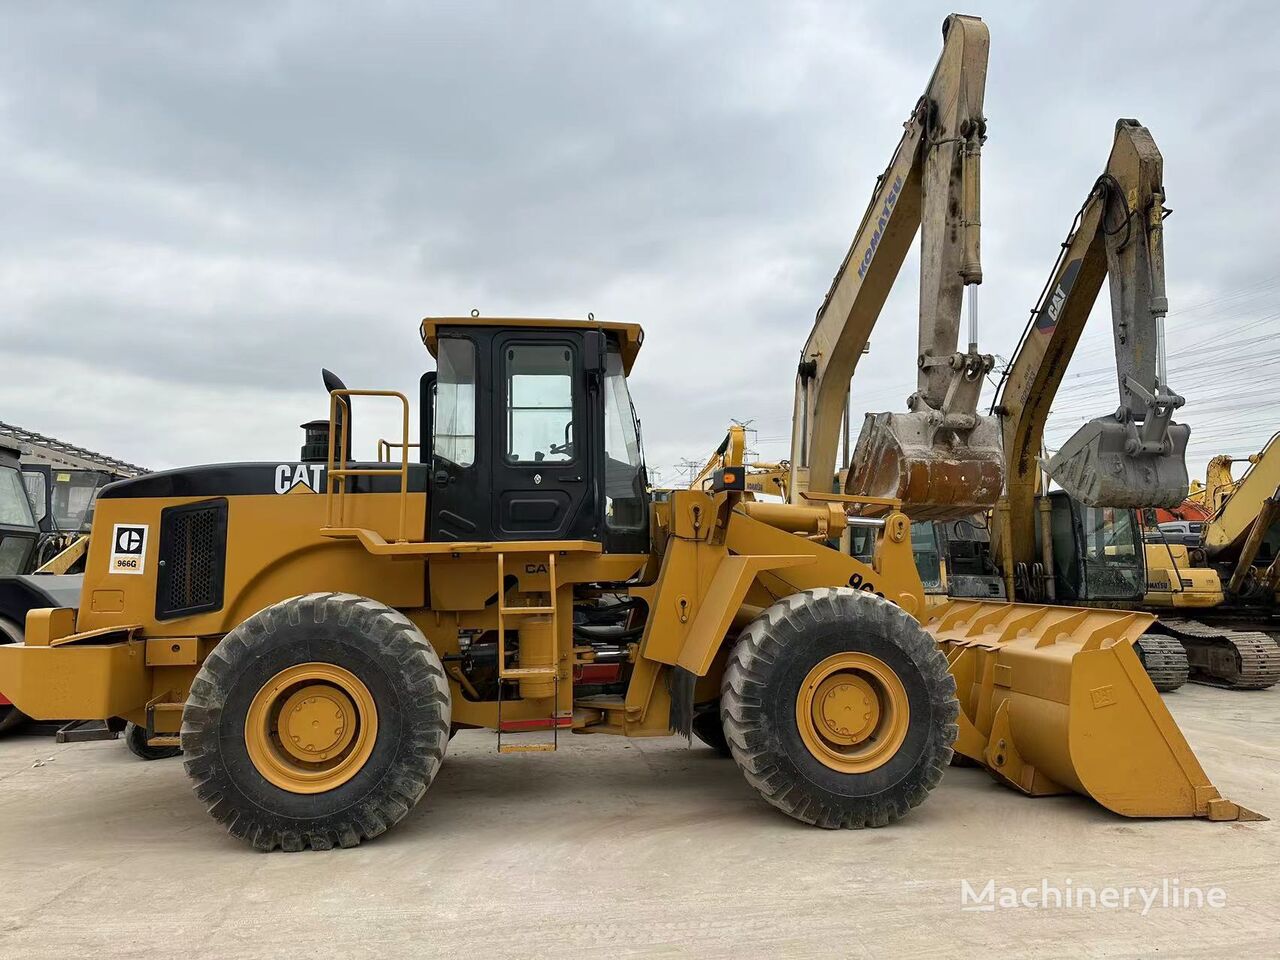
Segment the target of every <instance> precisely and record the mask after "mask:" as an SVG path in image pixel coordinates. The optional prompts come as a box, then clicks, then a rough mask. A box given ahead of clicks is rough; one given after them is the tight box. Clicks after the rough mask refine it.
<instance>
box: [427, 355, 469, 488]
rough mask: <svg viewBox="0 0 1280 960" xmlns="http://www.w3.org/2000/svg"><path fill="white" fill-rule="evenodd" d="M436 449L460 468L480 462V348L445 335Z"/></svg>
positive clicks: (435, 421)
mask: <svg viewBox="0 0 1280 960" xmlns="http://www.w3.org/2000/svg"><path fill="white" fill-rule="evenodd" d="M433 402H434V404H435V415H434V417H433V419H432V428H433V429H432V437H431V443H432V450H433V451H434V452H435V454H436V456H439V457H443V458H444V459H446V460H448V461H450V462H451V463H456V464H457V465H458V466H460V467H469V466H471V465H472V464H473V463H475V461H476V347H475V344H474V343H472V342H471V341H470V340H464V339H462V338H461V337H441V339H440V345H439V347H438V348H437V356H436V387H435V393H434V401H433Z"/></svg>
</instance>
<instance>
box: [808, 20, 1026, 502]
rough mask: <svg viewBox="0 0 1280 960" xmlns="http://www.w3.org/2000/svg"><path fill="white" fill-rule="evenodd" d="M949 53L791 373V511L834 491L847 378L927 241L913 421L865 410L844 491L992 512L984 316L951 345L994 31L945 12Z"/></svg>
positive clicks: (995, 485) (965, 274) (974, 273)
mask: <svg viewBox="0 0 1280 960" xmlns="http://www.w3.org/2000/svg"><path fill="white" fill-rule="evenodd" d="M943 32H944V38H945V39H944V44H943V50H942V56H941V57H940V58H939V60H938V64H937V66H936V67H935V69H934V72H933V76H932V77H931V78H930V80H929V84H928V87H927V88H926V89H925V92H924V95H923V96H921V97H920V99H919V101H918V102H917V103H916V106H915V109H914V110H913V111H912V112H911V116H910V117H908V119H907V121H906V123H905V124H904V127H905V130H904V133H903V135H902V139H901V140H900V141H899V143H898V146H897V149H895V150H894V152H893V157H892V159H891V160H890V161H889V165H888V166H887V167H886V168H885V170H884V172H883V173H882V174H881V175H880V177H879V179H878V180H877V181H876V187H875V190H874V192H873V194H872V198H871V203H870V204H869V205H868V207H867V210H866V213H865V214H863V217H862V222H861V223H860V224H859V226H858V229H857V231H856V232H855V233H854V239H853V243H852V245H851V246H850V247H849V250H848V253H847V254H846V255H845V258H844V261H843V263H841V265H840V269H839V270H838V271H837V273H836V276H835V279H834V280H832V282H831V287H830V289H829V290H828V292H827V295H826V298H825V299H824V300H823V302H822V306H821V308H820V309H819V310H818V315H817V319H816V320H815V322H814V325H813V330H812V332H811V333H810V335H809V339H808V342H807V343H806V344H805V346H804V349H803V350H802V351H801V357H800V365H799V370H798V372H797V375H796V389H795V405H794V412H793V419H792V428H791V431H792V432H791V460H790V465H791V477H790V480H789V484H788V496H789V497H790V498H791V500H792V502H796V500H797V498H799V497H801V496H803V495H804V494H805V492H806V491H809V490H810V489H812V490H813V491H816V492H831V478H833V477H834V476H835V475H836V449H837V445H838V443H839V438H840V423H841V420H842V419H843V418H844V416H845V411H846V396H847V394H848V389H849V379H850V377H852V376H853V372H854V369H855V367H856V366H857V362H858V358H859V357H860V356H861V355H862V354H863V352H864V350H865V347H866V345H867V342H868V340H869V338H870V336H871V330H872V328H873V327H874V325H875V322H876V320H877V318H878V317H879V315H880V310H881V308H882V307H883V305H884V301H885V298H886V297H887V296H888V294H889V290H890V288H891V287H892V286H893V283H894V280H895V279H896V277H897V275H898V271H899V270H900V269H901V267H902V263H903V261H904V260H905V259H906V256H907V251H908V249H909V248H910V247H911V244H912V241H913V240H914V239H915V236H916V233H917V230H918V231H919V233H920V305H919V325H918V330H919V350H918V358H917V362H918V366H919V380H918V386H919V389H918V390H917V391H916V393H914V394H913V395H912V397H911V399H910V400H909V401H908V404H909V406H910V412H909V413H905V414H897V413H893V414H891V413H885V414H871V415H868V417H867V420H866V422H865V423H864V425H863V429H862V433H861V435H860V436H859V438H858V443H857V446H856V447H855V449H854V456H853V460H852V462H851V464H850V467H849V472H848V477H847V481H846V485H845V489H846V491H847V492H858V493H860V494H864V495H867V496H873V497H879V498H882V499H886V498H887V499H896V500H899V501H901V503H902V509H903V511H904V512H905V513H906V514H907V515H908V516H910V517H912V518H913V519H915V518H930V517H951V516H956V517H959V516H964V515H966V514H971V513H973V512H975V511H977V510H982V509H987V508H989V507H991V506H992V505H993V504H994V503H995V501H996V498H997V497H998V496H999V495H1000V489H1001V486H1002V485H1003V480H1004V476H1003V470H1002V460H1001V456H1000V435H999V427H998V423H997V422H996V420H995V419H994V418H992V417H984V416H981V415H979V414H978V413H977V404H978V396H979V393H980V392H981V389H982V383H983V377H984V376H985V374H986V373H987V372H988V371H989V370H990V369H991V366H992V362H993V361H992V358H991V356H989V355H987V354H981V353H979V352H978V348H977V345H976V343H975V340H976V333H975V329H976V328H975V326H974V325H973V323H972V320H973V316H974V311H975V310H976V307H972V306H971V310H970V320H971V327H970V337H969V345H968V349H967V351H964V352H961V351H959V350H958V349H957V346H958V342H959V336H960V312H961V301H962V300H963V298H964V291H965V289H966V288H968V289H969V290H970V297H971V305H972V304H976V297H977V284H979V283H981V282H982V264H981V260H980V244H979V230H980V227H981V223H980V217H979V209H980V195H979V190H980V182H981V157H982V143H983V141H984V140H985V139H986V132H987V120H986V117H985V116H984V115H983V112H982V106H983V95H984V91H985V87H986V79H987V52H988V47H989V45H990V42H989V34H988V31H987V27H986V24H984V23H983V22H982V21H981V20H979V19H978V18H976V17H963V16H951V17H948V18H947V20H946V23H945V24H944V27H943Z"/></svg>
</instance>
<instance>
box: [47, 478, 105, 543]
mask: <svg viewBox="0 0 1280 960" xmlns="http://www.w3.org/2000/svg"><path fill="white" fill-rule="evenodd" d="M100 483H101V477H100V476H99V474H97V473H96V472H94V471H92V470H58V471H55V472H54V474H53V522H54V525H55V526H56V527H57V529H58V530H61V531H63V532H79V531H81V530H82V529H83V528H84V527H85V526H86V525H87V524H88V522H89V521H90V520H91V519H92V516H91V512H92V508H93V504H94V501H96V500H97V498H98V490H99V489H100V486H99V484H100Z"/></svg>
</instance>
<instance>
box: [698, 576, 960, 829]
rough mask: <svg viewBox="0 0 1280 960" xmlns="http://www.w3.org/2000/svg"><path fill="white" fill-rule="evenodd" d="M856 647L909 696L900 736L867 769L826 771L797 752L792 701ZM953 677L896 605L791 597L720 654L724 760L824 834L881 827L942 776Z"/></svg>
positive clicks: (953, 731) (949, 739)
mask: <svg viewBox="0 0 1280 960" xmlns="http://www.w3.org/2000/svg"><path fill="white" fill-rule="evenodd" d="M846 651H857V652H862V653H866V654H869V655H871V656H874V657H876V658H878V659H879V660H881V661H882V662H883V663H885V664H886V665H887V666H888V667H889V668H890V669H892V670H893V672H894V673H895V674H896V675H897V676H898V679H899V680H900V681H901V682H902V684H903V688H904V689H905V691H906V694H907V699H908V704H909V708H910V721H909V724H908V728H907V734H906V740H905V741H904V742H903V744H902V745H901V746H900V747H899V748H898V750H897V751H896V752H895V753H894V754H893V756H892V757H890V758H889V759H888V761H887V762H885V763H884V764H883V765H881V766H880V767H877V768H876V769H874V770H871V771H868V772H866V773H858V774H850V773H842V772H840V771H837V770H834V769H832V768H830V767H828V766H826V765H825V764H823V763H822V762H821V761H819V760H818V759H816V758H815V757H814V756H813V755H812V754H811V753H810V752H809V749H808V748H807V747H806V746H805V744H804V741H803V740H802V739H801V737H800V731H799V728H798V726H797V724H796V717H795V709H796V697H797V695H798V693H799V690H800V686H801V684H802V683H803V682H804V678H805V677H806V676H807V675H808V673H809V671H810V670H811V669H812V668H813V667H814V666H815V665H816V664H818V663H819V662H821V661H822V660H824V659H826V658H827V657H829V656H832V655H833V654H837V653H842V652H846ZM959 713H960V704H959V701H957V700H956V684H955V679H954V678H953V677H952V676H951V674H950V673H949V672H948V671H947V661H946V658H945V657H944V656H943V655H942V653H941V652H940V651H939V650H938V648H937V646H936V645H935V644H934V642H933V639H932V638H931V637H930V636H929V635H928V634H927V633H925V631H924V630H923V629H922V628H921V626H920V625H919V624H918V623H917V622H916V621H915V620H914V619H913V618H912V617H911V616H910V615H909V614H907V613H905V612H904V611H903V610H902V609H900V608H899V607H897V606H894V605H893V604H891V603H889V602H888V601H887V600H884V599H882V598H880V597H877V596H875V595H874V594H870V593H867V592H865V591H862V590H853V589H850V588H848V587H838V588H833V587H824V588H822V589H818V590H806V591H804V592H802V593H797V594H793V595H792V596H790V597H787V598H786V599H785V600H781V601H779V602H778V603H775V604H774V605H773V606H771V607H769V608H768V609H767V610H765V611H764V613H762V614H761V615H760V616H759V617H758V618H757V619H756V620H755V621H754V622H752V624H751V625H750V626H749V627H747V629H746V630H744V631H743V633H742V634H741V636H740V637H739V638H738V642H737V643H736V644H735V646H734V648H733V650H732V652H731V653H730V656H729V663H728V666H727V668H726V670H725V675H724V680H723V684H722V686H721V695H720V715H721V720H722V722H723V726H724V732H725V735H726V736H727V738H728V740H729V748H730V750H731V751H732V752H733V758H734V760H735V761H736V762H737V764H738V766H739V768H741V770H742V772H743V774H744V775H745V776H746V778H747V781H748V782H749V783H750V784H751V785H752V786H754V787H755V788H756V789H757V790H758V791H759V792H760V794H761V796H763V797H764V799H765V800H767V801H768V802H769V803H771V804H773V806H775V807H777V808H778V809H779V810H781V811H782V812H783V813H785V814H787V815H788V816H791V817H794V818H795V819H797V820H801V821H803V822H805V823H810V824H814V825H816V826H819V827H826V828H829V829H835V828H840V827H844V828H855V829H856V828H861V827H882V826H884V825H886V824H888V823H891V822H892V821H894V820H897V819H898V818H899V817H901V816H903V815H904V814H906V813H907V812H908V811H909V810H910V809H911V808H912V807H915V806H917V805H918V804H920V803H921V802H923V801H924V799H925V798H926V797H927V796H928V795H929V792H930V791H931V790H933V788H934V787H936V786H937V785H938V783H939V782H940V781H941V780H942V775H943V773H944V772H945V771H946V769H947V764H948V763H949V762H950V760H951V756H952V749H951V747H952V744H954V743H955V739H956V736H957V735H958V733H959V727H958V726H957V724H956V719H957V717H958V716H959Z"/></svg>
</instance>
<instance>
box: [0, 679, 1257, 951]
mask: <svg viewBox="0 0 1280 960" xmlns="http://www.w3.org/2000/svg"><path fill="white" fill-rule="evenodd" d="M1167 702H1168V703H1169V705H1170V707H1171V709H1172V710H1173V712H1174V714H1175V715H1176V717H1177V718H1178V720H1179V722H1180V723H1181V724H1182V726H1183V729H1184V730H1185V731H1186V733H1187V736H1188V738H1189V740H1190V741H1191V744H1192V746H1193V747H1194V748H1195V750H1196V752H1197V754H1198V756H1199V758H1200V760H1201V762H1202V763H1203V765H1204V766H1205V768H1206V770H1207V771H1208V772H1209V775H1210V777H1211V778H1212V779H1213V780H1214V781H1215V783H1216V784H1217V786H1218V788H1219V789H1220V790H1221V791H1222V792H1223V793H1224V794H1225V795H1227V796H1229V797H1231V798H1232V799H1235V800H1237V801H1239V802H1241V803H1244V804H1245V805H1247V806H1250V807H1253V808H1254V809H1257V810H1260V811H1262V812H1264V813H1268V814H1270V815H1272V816H1277V817H1280V689H1272V690H1269V691H1263V692H1260V693H1230V692H1226V691H1220V690H1212V689H1207V688H1203V687H1185V688H1184V689H1183V690H1181V691H1178V692H1177V693H1174V694H1171V695H1169V696H1168V697H1167ZM562 743H565V744H566V746H565V748H564V749H562V750H561V752H559V753H557V754H543V755H539V754H523V755H520V754H517V755H507V756H503V757H499V756H497V755H496V754H494V753H493V743H492V739H491V737H490V736H489V735H487V734H481V733H479V732H468V733H463V734H460V735H459V736H458V737H457V738H456V739H455V740H454V743H453V745H452V747H451V749H450V752H449V756H448V759H447V760H446V761H445V766H444V769H443V770H442V772H441V774H440V777H439V779H438V780H437V781H436V783H435V786H434V787H433V788H432V790H431V792H430V793H429V794H428V795H427V798H426V800H425V801H424V802H423V803H422V804H421V805H420V806H419V807H418V809H417V810H416V811H415V812H414V813H413V814H411V815H410V817H409V819H408V820H407V821H405V822H404V823H402V824H400V825H399V826H398V827H396V828H395V829H393V830H392V831H391V832H390V833H388V834H387V835H385V836H384V837H382V838H381V839H379V840H376V841H373V842H371V843H368V844H366V845H364V846H362V847H360V848H358V849H355V850H337V851H331V852H326V853H300V854H280V853H275V854H260V853H255V852H254V851H252V850H250V849H249V848H247V847H244V846H242V845H241V844H240V843H239V842H237V841H234V840H232V839H231V838H229V837H228V836H226V835H225V834H224V833H223V832H222V831H221V828H220V827H218V826H217V825H216V824H214V822H213V821H212V820H210V819H209V818H208V817H207V816H206V815H205V813H204V811H203V810H202V809H201V807H200V806H199V804H198V803H197V802H196V800H195V798H194V796H193V795H192V794H191V792H190V790H189V789H188V787H187V782H186V778H185V775H184V773H183V770H182V764H181V762H180V761H177V760H167V761H158V762H154V763H142V762H140V761H137V760H134V759H133V758H132V757H131V756H130V755H129V754H128V752H127V751H126V750H125V748H124V745H123V744H121V743H89V744H76V745H68V746H58V745H56V744H55V743H54V742H53V741H52V739H51V738H48V737H35V736H19V737H14V738H9V739H7V740H4V741H0V863H2V864H3V869H4V876H5V884H4V895H3V897H0V956H2V957H5V958H8V957H15V958H16V957H21V958H37V957H57V958H64V957H83V958H90V957H94V958H96V957H106V956H130V957H157V958H164V960H175V958H176V960H182V958H186V957H218V958H223V957H272V958H275V957H285V956H299V955H305V954H303V952H302V951H303V949H310V950H314V951H316V955H317V956H326V957H342V958H347V957H386V956H403V955H412V956H415V957H429V956H449V957H460V958H464V960H485V958H489V957H503V956H519V957H538V956H549V957H560V956H562V957H569V956H573V957H602V958H603V957H608V958H617V957H630V956H654V955H657V956H673V957H685V956H690V957H721V956H723V957H730V956H732V957H755V956H768V957H777V956H813V957H875V958H878V960H884V958H886V957H896V956H914V957H946V958H950V957H964V956H990V957H999V958H1003V957H1008V956H1075V957H1082V956H1083V957H1092V956H1129V955H1146V954H1154V953H1159V954H1163V955H1165V956H1176V957H1206V958H1214V960H1220V958H1221V957H1223V956H1230V957H1247V956H1276V955H1280V822H1277V821H1273V822H1269V823H1248V824H1210V823H1203V822H1182V821H1165V822H1141V821H1132V820H1125V819H1122V818H1120V817H1117V816H1113V815H1111V814H1109V813H1107V812H1105V811H1103V810H1102V809H1100V808H1098V807H1096V806H1094V805H1092V804H1090V803H1088V802H1085V801H1084V800H1081V799H1079V798H1053V799H1042V800H1035V801H1033V800H1028V799H1026V798H1024V797H1021V796H1018V795H1016V794H1014V793H1012V792H1010V791H1008V790H1006V789H1003V788H1001V787H999V786H997V785H995V784H994V783H993V782H992V781H991V780H990V779H989V778H988V777H987V776H986V775H985V774H984V773H983V772H981V771H979V770H974V769H959V768H955V769H952V770H951V771H950V772H949V773H948V774H947V777H946V779H945V780H944V782H943V784H942V786H941V788H939V789H938V791H936V792H935V793H934V794H933V796H932V797H931V798H930V800H929V801H928V802H927V803H926V804H925V805H924V806H923V807H921V808H920V809H918V810H916V811H915V813H914V814H913V815H912V816H911V817H910V818H909V819H907V820H905V821H903V822H901V823H899V824H897V825H896V826H893V827H890V828H887V829H883V830H875V831H863V832H839V833H830V832H826V831H821V830H816V829H813V828H810V827H805V826H802V825H800V824H797V823H794V822H792V821H790V820H788V819H786V818H785V817H783V816H782V815H781V814H779V813H777V812H775V811H774V810H773V809H772V808H770V807H768V806H766V805H765V804H764V803H763V802H762V801H760V800H758V799H757V798H756V796H755V794H754V793H753V792H752V791H751V790H750V788H748V787H747V785H746V783H745V782H744V781H743V780H742V778H741V776H740V775H739V773H738V771H737V768H736V767H735V766H734V764H733V762H732V761H725V760H720V759H718V758H716V757H715V756H714V755H713V754H712V753H711V751H710V750H707V749H705V748H702V747H701V746H698V747H695V748H693V749H689V748H687V747H686V746H684V745H683V743H681V742H679V741H676V740H653V741H648V742H645V741H632V742H622V741H617V740H613V739H611V738H606V737H568V738H564V740H562ZM40 760H44V761H46V762H45V763H44V764H43V765H41V766H33V764H35V763H36V762H37V761H40ZM1166 878H1167V879H1169V880H1170V881H1173V880H1175V879H1176V880H1177V881H1178V882H1179V884H1180V885H1182V886H1189V885H1198V886H1201V887H1204V888H1208V887H1211V886H1215V885H1216V886H1219V887H1221V888H1223V890H1224V891H1225V895H1226V897H1227V902H1226V905H1225V906H1224V907H1222V908H1221V909H1207V908H1206V909H1200V910H1186V909H1180V910H1179V909H1172V908H1164V907H1162V906H1160V904H1159V902H1157V904H1156V905H1155V906H1154V907H1153V908H1152V909H1151V910H1150V912H1149V913H1148V914H1147V915H1146V916H1142V911H1141V906H1140V904H1138V903H1135V904H1134V906H1133V907H1132V908H1131V909H1128V910H1125V909H1113V910H1107V909H1094V910H1090V909H1050V910H1032V909H1025V908H1018V909H997V910H995V911H993V912H989V913H980V912H965V911H962V910H961V909H960V905H961V895H960V891H961V881H962V880H968V881H969V882H970V883H971V884H973V885H974V886H975V887H978V888H981V886H982V885H984V884H985V883H986V881H987V880H989V879H990V880H994V881H995V884H996V886H997V887H1003V886H1011V887H1018V888H1022V887H1026V886H1032V885H1034V886H1036V887H1037V888H1038V887H1039V885H1040V884H1041V882H1042V880H1043V881H1046V882H1048V883H1049V884H1051V885H1054V886H1059V887H1065V886H1066V883H1067V881H1068V880H1070V881H1071V883H1072V884H1073V886H1074V887H1080V886H1086V885H1091V886H1093V887H1096V888H1102V887H1106V886H1117V887H1119V886H1123V885H1126V884H1131V885H1140V886H1148V885H1151V884H1159V883H1160V882H1161V880H1163V879H1166Z"/></svg>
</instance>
